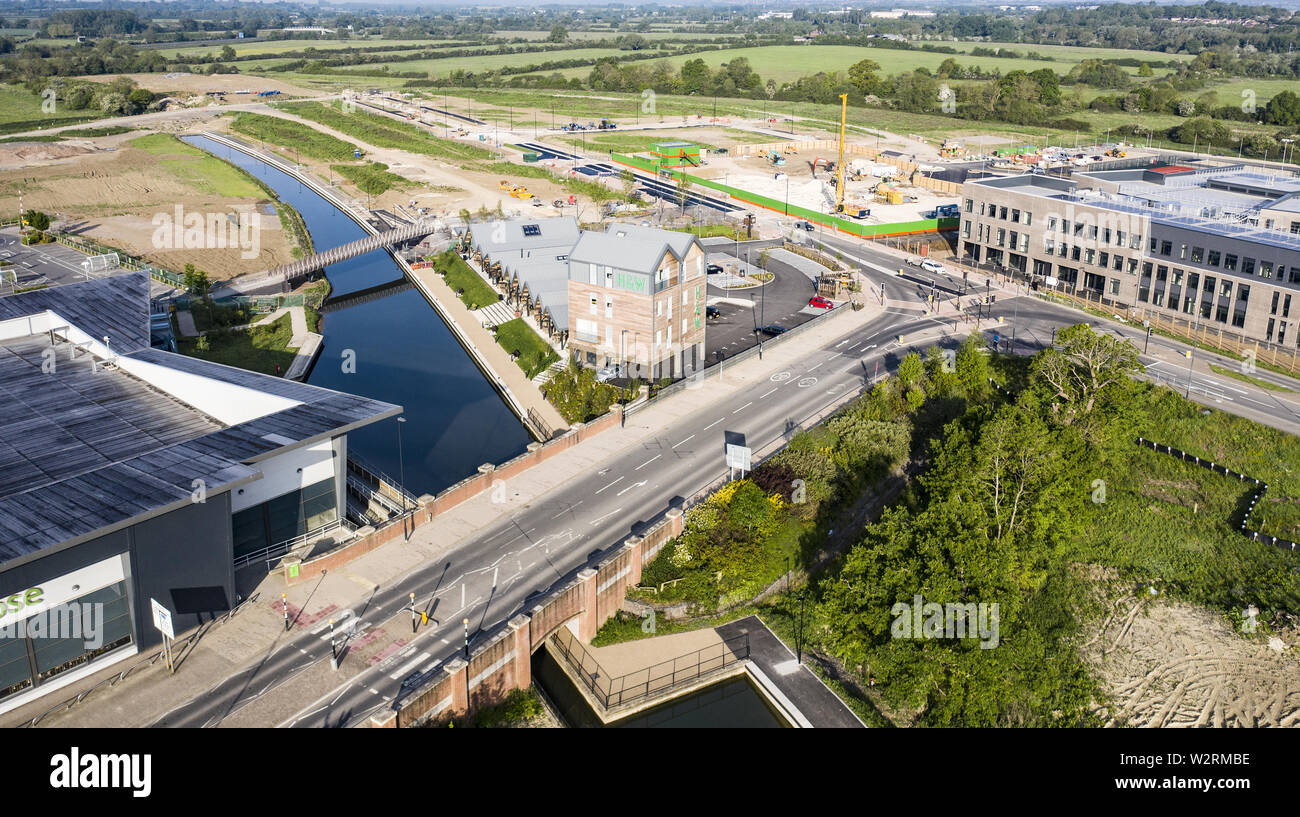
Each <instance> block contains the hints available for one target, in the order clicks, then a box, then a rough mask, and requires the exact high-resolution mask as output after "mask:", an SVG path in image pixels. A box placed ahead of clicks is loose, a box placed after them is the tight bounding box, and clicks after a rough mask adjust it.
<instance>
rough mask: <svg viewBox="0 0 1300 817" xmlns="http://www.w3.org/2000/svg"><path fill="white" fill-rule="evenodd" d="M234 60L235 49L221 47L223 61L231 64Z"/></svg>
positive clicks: (226, 46) (225, 46)
mask: <svg viewBox="0 0 1300 817" xmlns="http://www.w3.org/2000/svg"><path fill="white" fill-rule="evenodd" d="M234 58H235V49H233V48H231V47H230V46H228V45H223V46H221V60H222V61H223V62H230V61H231V60H233V59H234Z"/></svg>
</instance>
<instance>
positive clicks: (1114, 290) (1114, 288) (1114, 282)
mask: <svg viewBox="0 0 1300 817" xmlns="http://www.w3.org/2000/svg"><path fill="white" fill-rule="evenodd" d="M1110 294H1111V295H1118V294H1119V279H1118V278H1111V279H1110Z"/></svg>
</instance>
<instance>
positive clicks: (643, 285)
mask: <svg viewBox="0 0 1300 817" xmlns="http://www.w3.org/2000/svg"><path fill="white" fill-rule="evenodd" d="M649 281H650V279H649V278H647V277H646V276H644V275H637V274H635V273H631V272H622V271H616V272H615V273H614V286H616V287H618V288H619V289H626V290H627V291H629V292H639V293H641V294H642V295H644V294H645V293H646V290H647V286H648V284H649Z"/></svg>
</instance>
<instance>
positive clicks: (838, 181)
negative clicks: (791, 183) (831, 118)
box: [835, 94, 849, 213]
mask: <svg viewBox="0 0 1300 817" xmlns="http://www.w3.org/2000/svg"><path fill="white" fill-rule="evenodd" d="M848 112H849V95H848V94H840V160H839V161H838V162H836V163H835V212H837V213H842V212H844V122H845V119H846V118H847V117H848Z"/></svg>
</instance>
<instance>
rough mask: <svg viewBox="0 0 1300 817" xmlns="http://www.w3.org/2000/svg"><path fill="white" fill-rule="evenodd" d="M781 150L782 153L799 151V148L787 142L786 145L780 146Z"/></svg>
mask: <svg viewBox="0 0 1300 817" xmlns="http://www.w3.org/2000/svg"><path fill="white" fill-rule="evenodd" d="M781 152H782V153H798V152H799V148H797V147H795V146H794V145H789V144H788V145H786V146H785V147H783V148H781Z"/></svg>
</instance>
